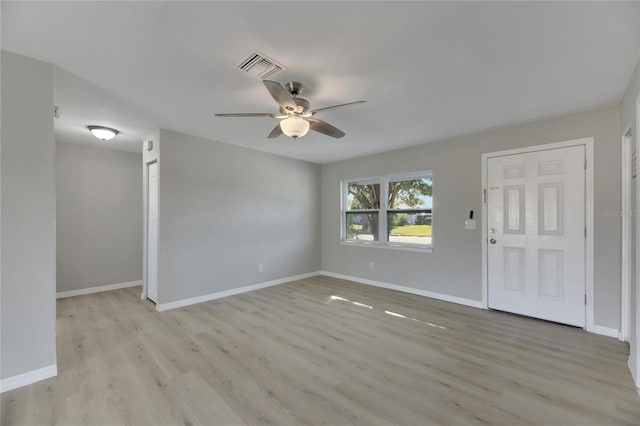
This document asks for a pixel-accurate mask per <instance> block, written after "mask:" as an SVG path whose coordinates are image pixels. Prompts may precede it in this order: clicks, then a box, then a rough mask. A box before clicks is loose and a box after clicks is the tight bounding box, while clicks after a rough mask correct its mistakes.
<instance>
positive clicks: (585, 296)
mask: <svg viewBox="0 0 640 426" xmlns="http://www.w3.org/2000/svg"><path fill="white" fill-rule="evenodd" d="M584 304H585V305H586V304H587V295H586V294H585V295H584Z"/></svg>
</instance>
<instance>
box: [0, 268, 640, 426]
mask: <svg viewBox="0 0 640 426" xmlns="http://www.w3.org/2000/svg"><path fill="white" fill-rule="evenodd" d="M139 294H140V288H129V289H122V290H115V291H110V292H105V293H99V294H93V295H87V296H78V297H72V298H68V299H61V300H59V301H58V324H57V327H58V341H57V346H58V372H59V376H58V377H57V378H54V379H49V380H45V381H42V382H39V383H36V384H33V385H30V386H27V387H24V388H21V389H16V390H14V391H11V392H7V393H5V394H3V395H2V425H5V426H8V425H17V424H19V425H24V424H64V425H71V424H96V425H97V424H99V425H115V424H132V425H149V424H211V425H213V424H220V425H242V424H247V425H255V424H272V425H302V424H311V425H320V424H322V425H346V424H358V425H367V426H368V425H386V424H405V425H430V424H456V425H458V424H503V425H519V424H547V425H569V424H581V425H586V424H598V425H611V424H635V425H637V424H640V399H639V398H638V394H637V393H636V391H635V389H634V386H633V383H632V379H631V376H630V373H629V371H628V368H627V366H626V361H627V356H628V350H627V347H626V345H625V344H623V343H620V342H618V341H617V340H615V339H612V338H608V337H602V336H597V335H593V334H589V333H586V332H584V331H582V330H578V329H574V328H571V327H565V326H560V325H556V324H551V323H547V322H543V321H537V320H534V319H529V318H523V317H518V316H515V315H509V314H504V313H500V312H491V311H483V310H479V309H474V308H469V307H464V306H460V305H455V304H451V303H446V302H441V301H437V300H432V299H428V298H423V297H419V296H413V295H409V294H404V293H399V292H395V291H391V290H385V289H379V288H375V287H369V286H364V285H361V284H356V283H352V282H348V281H343V280H338V279H333V278H328V277H314V278H309V279H305V280H301V281H297V282H293V283H288V284H283V285H279V286H276V287H270V288H266V289H263V290H258V291H254V292H251V293H246V294H242V295H238V296H232V297H228V298H225V299H220V300H216V301H212V302H208V303H202V304H199V305H194V306H190V307H186V308H182V309H177V310H172V311H167V312H162V313H158V312H155V311H154V309H153V305H152V304H151V303H149V302H142V301H140V300H139Z"/></svg>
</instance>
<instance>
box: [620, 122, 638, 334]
mask: <svg viewBox="0 0 640 426" xmlns="http://www.w3.org/2000/svg"><path fill="white" fill-rule="evenodd" d="M632 141H633V139H632V135H631V126H629V127H628V128H627V131H626V132H625V133H624V135H623V136H622V287H621V304H620V340H622V341H629V337H630V336H629V334H630V333H629V332H630V329H631V284H632V283H635V282H636V262H635V259H636V228H637V225H636V198H637V196H636V194H637V180H638V179H637V152H636V147H635V146H634V144H633V142H632Z"/></svg>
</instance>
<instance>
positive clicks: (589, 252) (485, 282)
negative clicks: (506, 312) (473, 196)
mask: <svg viewBox="0 0 640 426" xmlns="http://www.w3.org/2000/svg"><path fill="white" fill-rule="evenodd" d="M571 146H584V147H585V154H586V157H587V168H586V171H585V179H586V181H585V222H586V226H587V238H586V242H585V243H586V244H585V250H586V259H585V264H586V271H585V279H586V282H585V292H586V295H587V304H586V327H585V329H586V330H587V331H590V332H594V331H595V323H594V300H593V298H594V275H593V273H594V272H593V263H594V259H593V256H594V255H593V244H594V238H593V237H594V236H593V229H594V228H593V217H594V204H593V138H584V139H574V140H569V141H564V142H556V143H549V144H544V145H536V146H529V147H525V148H517V149H509V150H506V151H498V152H489V153H484V154H482V195H481V196H482V307H483V308H484V309H488V308H489V299H488V288H489V277H488V275H487V274H488V267H487V260H488V257H487V249H488V247H487V241H488V237H487V235H488V231H487V225H488V224H487V219H488V218H487V203H486V192H487V169H488V167H487V162H488V160H489V158H492V157H502V156H505V155H514V154H525V153H527V152H536V151H546V150H549V149H558V148H567V147H571Z"/></svg>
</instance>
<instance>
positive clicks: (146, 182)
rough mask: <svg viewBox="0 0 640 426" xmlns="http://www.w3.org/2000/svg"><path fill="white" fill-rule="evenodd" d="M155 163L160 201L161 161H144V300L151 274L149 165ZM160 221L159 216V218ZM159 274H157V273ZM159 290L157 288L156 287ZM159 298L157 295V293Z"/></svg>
mask: <svg viewBox="0 0 640 426" xmlns="http://www.w3.org/2000/svg"><path fill="white" fill-rule="evenodd" d="M153 163H157V167H158V177H157V181H156V183H157V185H158V194H156V196H157V197H158V201H159V198H160V193H159V192H160V191H159V188H160V170H159V168H160V162H159V161H158V159H156V158H153V159H151V160H149V161H146V162H145V163H144V174H143V184H142V185H143V202H142V204H143V206H142V208H143V246H142V251H143V259H144V262H143V265H142V294H141V295H140V299H142V300H147V297H148V294H147V288H148V283H147V280H148V275H149V271H148V268H149V167H150V166H151V165H152V164H153ZM156 214H158V215H159V212H156ZM158 221H159V218H158ZM159 233H160V232H159V230H158V234H159ZM156 276H157V274H156ZM156 291H157V289H156ZM156 298H157V295H156Z"/></svg>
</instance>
